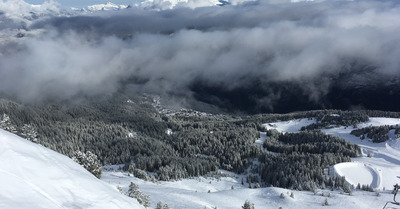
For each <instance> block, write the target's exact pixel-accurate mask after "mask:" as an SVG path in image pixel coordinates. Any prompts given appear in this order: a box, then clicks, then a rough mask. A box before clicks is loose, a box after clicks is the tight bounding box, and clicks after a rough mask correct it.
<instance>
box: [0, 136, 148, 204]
mask: <svg viewBox="0 0 400 209" xmlns="http://www.w3.org/2000/svg"><path fill="white" fill-rule="evenodd" d="M0 161H1V164H0V185H2V186H1V188H2V189H1V190H0V208H30V209H45V208H49V209H56V208H63V209H67V208H71V209H72V208H96V209H101V208H104V209H120V208H143V207H142V206H140V205H139V204H138V203H137V201H136V200H135V199H132V198H128V197H126V196H125V195H122V194H120V193H119V192H118V191H117V188H114V187H112V186H110V185H108V184H106V183H104V182H102V181H101V180H99V179H97V178H96V177H94V176H93V175H92V174H90V173H89V172H88V171H86V170H85V169H84V168H83V167H81V166H80V165H78V164H77V163H75V162H74V161H73V160H71V159H70V158H68V157H67V156H64V155H61V154H59V153H56V152H54V151H51V150H49V149H47V148H44V147H43V146H41V145H38V144H34V143H32V142H29V141H28V140H25V139H22V138H20V137H18V136H16V135H13V134H11V133H9V132H6V131H4V130H1V129H0Z"/></svg>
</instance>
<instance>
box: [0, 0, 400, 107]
mask: <svg viewBox="0 0 400 209" xmlns="http://www.w3.org/2000/svg"><path fill="white" fill-rule="evenodd" d="M2 4H3V5H2ZM2 4H0V10H1V11H2V13H0V17H1V18H2V20H3V21H2V22H1V23H0V28H2V30H3V33H2V34H1V39H2V40H0V47H1V48H0V50H1V53H2V55H1V56H0V91H1V92H4V93H6V94H9V95H14V96H16V97H17V98H19V99H21V100H23V101H26V102H29V101H31V102H38V101H44V100H48V99H52V100H58V99H69V98H74V97H76V96H95V95H101V94H109V93H114V92H117V91H120V90H124V89H125V90H126V89H129V90H133V91H138V92H147V93H155V94H159V95H164V96H174V97H178V98H180V99H182V100H185V101H190V103H192V104H193V103H196V101H198V100H200V101H206V102H210V103H213V101H214V102H216V105H220V106H223V105H227V104H228V103H229V102H231V103H232V102H233V103H234V101H233V100H232V99H229V98H223V97H224V96H223V95H224V94H225V95H228V94H231V95H230V96H234V95H235V94H236V92H240V93H241V94H251V93H254V95H246V97H245V99H250V100H252V101H253V103H254V104H251V105H253V106H254V107H255V108H260V107H262V108H261V109H260V110H263V111H275V110H276V109H277V106H279V103H280V102H282V101H284V100H282V97H284V96H287V95H288V92H291V91H292V90H290V89H294V90H296V91H295V92H297V93H296V95H301V98H297V100H301V101H302V102H304V105H305V106H307V102H309V104H310V106H309V108H314V107H323V105H322V106H321V105H320V106H318V105H316V104H319V102H322V103H323V100H324V98H326V96H327V95H330V93H331V91H332V89H334V88H339V89H340V88H343V89H357V88H359V87H360V86H361V87H362V86H364V87H365V86H371V85H378V86H383V87H385V85H386V86H387V85H397V80H396V78H397V76H398V75H400V72H399V71H400V59H399V57H400V36H399V35H398V34H400V22H399V21H398V20H399V19H400V3H398V1H374V0H365V1H361V0H360V1H325V2H299V3H290V2H288V1H278V0H274V1H259V2H247V3H244V4H238V5H235V6H232V5H227V6H223V7H203V8H197V9H188V8H179V9H172V10H165V11H151V10H142V9H137V8H130V9H126V10H121V11H114V12H98V13H90V14H83V13H77V14H74V15H71V14H65V13H64V14H62V15H59V14H61V13H62V11H58V10H57V9H56V7H52V6H49V5H51V4H48V5H47V6H46V7H47V8H52V9H44V12H43V13H44V14H46V15H41V16H40V15H39V16H34V17H32V13H29V12H27V13H26V14H27V15H26V16H22V17H14V16H12V15H11V13H10V11H11V10H10V8H7V7H6V6H5V5H4V4H5V3H4V2H3V3H2ZM25 6H26V5H25ZM7 9H9V10H10V11H8V10H7ZM11 9H12V8H11ZM46 11H51V12H50V14H47V13H46ZM55 11H58V12H55ZM29 15H30V16H29ZM27 17H29V18H27ZM18 18H22V19H23V20H24V21H25V22H26V23H24V24H20V22H21V21H20V19H18ZM5 20H6V21H5ZM18 21H19V22H18ZM6 29H9V30H8V32H7V33H5V32H4V31H6ZM17 32H18V33H19V34H20V35H19V36H23V37H20V38H16V36H18V33H17ZM21 34H22V35H21ZM348 78H352V79H348ZM289 84H290V85H289ZM280 86H281V87H282V88H280ZM289 86H291V87H289ZM253 88H258V90H254V89H253ZM213 89H214V90H213ZM215 89H218V91H219V92H220V93H218V94H217V93H216V94H214V95H213V94H212V92H213V91H214V92H215ZM210 91H211V92H210ZM232 92H234V93H233V94H232ZM292 92H293V91H292ZM207 95H209V98H206V97H207ZM394 96H396V95H394ZM397 96H398V95H397ZM303 100H304V101H303ZM326 104H329V102H328V103H326ZM231 105H233V106H235V105H234V104H231ZM351 105H359V104H357V102H354V104H353V103H352V102H350V104H349V106H351ZM361 105H363V104H361ZM327 107H329V108H330V107H331V106H329V105H328V106H327ZM332 107H333V108H335V106H334V105H333V106H332ZM305 109H307V107H306V108H305ZM294 110H295V109H294ZM282 111H285V110H282Z"/></svg>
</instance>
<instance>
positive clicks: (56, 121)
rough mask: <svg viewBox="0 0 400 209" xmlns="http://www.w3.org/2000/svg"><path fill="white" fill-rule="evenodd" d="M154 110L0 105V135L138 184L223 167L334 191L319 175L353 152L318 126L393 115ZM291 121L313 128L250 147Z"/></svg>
mask: <svg viewBox="0 0 400 209" xmlns="http://www.w3.org/2000/svg"><path fill="white" fill-rule="evenodd" d="M161 112H165V111H160V107H157V108H155V105H154V101H153V97H151V96H148V95H139V96H138V95H134V96H132V95H130V96H127V95H123V94H115V95H113V96H106V97H102V98H96V99H91V100H87V101H84V102H79V103H78V102H77V103H74V104H70V103H69V104H66V103H64V104H60V103H54V104H51V105H24V104H20V103H17V102H13V101H10V100H7V99H2V100H0V114H1V115H2V123H1V124H2V128H3V129H8V130H10V131H12V132H15V133H17V134H19V135H21V136H24V137H25V138H28V139H30V140H31V141H35V142H37V143H40V144H42V145H44V146H46V147H49V148H51V149H53V150H56V151H58V152H60V153H62V154H66V155H68V156H70V157H72V156H73V154H74V153H76V152H77V151H81V152H87V151H90V152H91V153H94V154H95V155H97V156H98V159H99V160H100V161H101V163H102V164H103V165H109V164H125V165H126V166H125V169H127V170H129V171H130V172H132V173H134V174H135V175H136V176H138V177H140V178H143V179H152V180H157V179H158V180H172V179H181V178H187V177H193V176H199V175H205V174H207V173H209V172H215V171H217V170H218V169H225V170H229V171H233V172H236V173H244V172H246V173H247V174H248V175H249V178H248V179H247V181H248V183H250V185H251V183H258V184H261V186H269V185H274V186H280V187H287V188H296V189H312V188H315V187H325V186H340V185H333V184H332V180H331V179H329V178H328V177H326V176H325V175H324V173H323V169H324V168H327V167H329V166H331V165H333V164H335V163H339V162H346V161H349V160H350V157H355V156H357V155H359V154H360V150H359V147H358V146H356V145H352V144H349V143H347V142H345V141H344V140H342V139H340V138H337V137H333V136H329V135H325V134H323V133H322V132H320V131H318V129H319V128H322V127H325V128H327V127H328V128H329V126H339V125H343V126H350V125H352V126H356V125H357V123H360V122H363V121H366V120H368V116H370V115H373V116H381V115H382V116H387V117H390V116H392V117H398V116H399V114H398V113H387V112H379V111H355V112H349V111H340V110H321V111H307V112H297V113H290V114H259V115H251V116H249V115H229V114H215V115H211V114H171V111H170V112H169V113H168V114H165V113H161ZM178 112H179V111H178ZM188 112H189V113H190V111H188ZM299 118H315V119H316V121H317V123H315V124H313V125H310V126H308V127H304V128H303V129H302V130H303V131H302V132H300V133H297V134H282V133H277V132H274V131H273V130H268V132H267V135H268V139H267V140H265V142H264V146H263V147H260V146H257V145H256V144H255V143H254V142H255V141H256V140H257V139H258V138H259V137H260V132H263V131H266V129H265V127H263V126H262V124H264V123H269V122H274V121H278V120H289V119H299ZM255 160H256V161H257V160H258V161H259V164H254V162H255ZM288 162H291V163H288ZM147 172H151V173H152V174H151V175H148V173H147ZM336 182H337V181H336Z"/></svg>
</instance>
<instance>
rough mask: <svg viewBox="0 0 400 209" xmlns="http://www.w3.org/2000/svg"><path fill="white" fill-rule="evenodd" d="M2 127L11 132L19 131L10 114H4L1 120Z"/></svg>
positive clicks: (0, 125)
mask: <svg viewBox="0 0 400 209" xmlns="http://www.w3.org/2000/svg"><path fill="white" fill-rule="evenodd" d="M0 128H1V129H4V130H6V131H8V132H11V133H14V134H15V133H17V128H15V126H14V125H13V124H12V123H11V120H10V116H8V115H7V114H5V113H4V114H3V116H2V117H1V120H0Z"/></svg>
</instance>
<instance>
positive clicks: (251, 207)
mask: <svg viewBox="0 0 400 209" xmlns="http://www.w3.org/2000/svg"><path fill="white" fill-rule="evenodd" d="M242 209H255V207H254V204H253V203H251V202H250V201H248V200H246V201H245V202H244V205H243V206H242Z"/></svg>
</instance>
